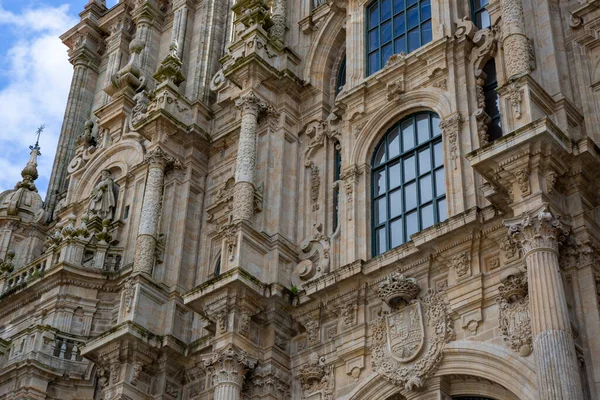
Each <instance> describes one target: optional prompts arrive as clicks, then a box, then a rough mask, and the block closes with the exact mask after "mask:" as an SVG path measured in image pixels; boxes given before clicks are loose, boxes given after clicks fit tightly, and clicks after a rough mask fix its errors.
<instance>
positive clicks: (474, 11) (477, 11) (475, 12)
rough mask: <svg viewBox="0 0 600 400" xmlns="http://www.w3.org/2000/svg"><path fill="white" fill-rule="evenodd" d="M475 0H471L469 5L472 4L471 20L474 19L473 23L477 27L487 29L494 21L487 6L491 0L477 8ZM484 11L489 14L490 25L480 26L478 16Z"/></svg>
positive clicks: (480, 0) (481, 0)
mask: <svg viewBox="0 0 600 400" xmlns="http://www.w3.org/2000/svg"><path fill="white" fill-rule="evenodd" d="M475 1H476V0H470V1H469V5H470V8H471V21H473V24H475V26H476V27H477V28H479V29H487V28H489V27H490V26H492V21H491V18H490V13H489V11H488V10H487V6H488V5H489V4H490V2H489V0H487V4H485V5H483V6H481V7H479V8H475ZM478 1H479V2H483V1H485V0H478ZM483 13H486V14H487V16H488V20H489V21H490V25H489V26H485V27H484V26H483V25H481V26H480V25H479V24H478V23H477V16H479V15H481V14H483Z"/></svg>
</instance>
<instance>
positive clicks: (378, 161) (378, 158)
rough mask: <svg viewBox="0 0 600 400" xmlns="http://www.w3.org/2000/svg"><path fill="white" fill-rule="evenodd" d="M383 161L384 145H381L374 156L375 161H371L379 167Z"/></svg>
mask: <svg viewBox="0 0 600 400" xmlns="http://www.w3.org/2000/svg"><path fill="white" fill-rule="evenodd" d="M384 161H385V143H382V144H381V145H380V146H379V148H378V149H377V153H376V154H375V159H374V160H373V165H379V164H381V163H382V162H384Z"/></svg>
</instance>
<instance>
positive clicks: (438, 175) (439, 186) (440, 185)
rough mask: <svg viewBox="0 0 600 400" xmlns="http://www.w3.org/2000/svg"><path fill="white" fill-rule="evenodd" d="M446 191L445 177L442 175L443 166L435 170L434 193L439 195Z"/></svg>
mask: <svg viewBox="0 0 600 400" xmlns="http://www.w3.org/2000/svg"><path fill="white" fill-rule="evenodd" d="M445 193H446V179H445V177H444V168H441V169H438V170H437V171H435V195H436V197H439V196H441V195H443V194H445Z"/></svg>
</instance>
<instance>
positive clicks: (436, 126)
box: [431, 115, 442, 137]
mask: <svg viewBox="0 0 600 400" xmlns="http://www.w3.org/2000/svg"><path fill="white" fill-rule="evenodd" d="M431 128H432V129H433V137H436V136H439V135H441V134H442V130H441V129H440V117H438V116H437V115H432V116H431Z"/></svg>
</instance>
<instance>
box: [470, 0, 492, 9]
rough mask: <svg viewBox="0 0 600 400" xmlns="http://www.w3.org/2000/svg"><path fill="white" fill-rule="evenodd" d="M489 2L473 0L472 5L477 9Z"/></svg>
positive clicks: (486, 0)
mask: <svg viewBox="0 0 600 400" xmlns="http://www.w3.org/2000/svg"><path fill="white" fill-rule="evenodd" d="M489 2H490V1H489V0H473V7H474V8H475V10H479V9H480V8H481V7H485V6H487V5H488V3H489Z"/></svg>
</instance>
